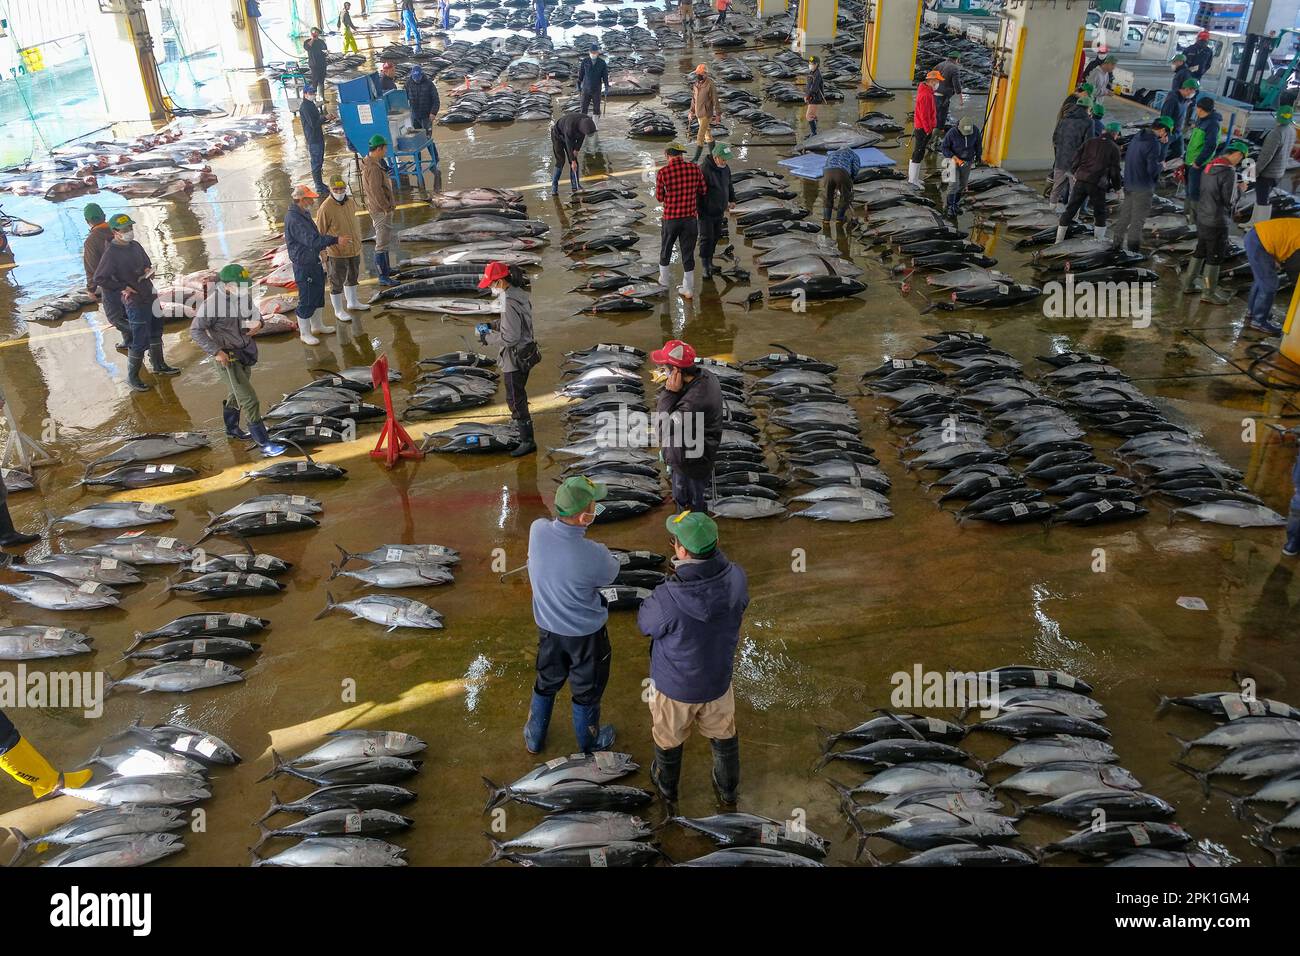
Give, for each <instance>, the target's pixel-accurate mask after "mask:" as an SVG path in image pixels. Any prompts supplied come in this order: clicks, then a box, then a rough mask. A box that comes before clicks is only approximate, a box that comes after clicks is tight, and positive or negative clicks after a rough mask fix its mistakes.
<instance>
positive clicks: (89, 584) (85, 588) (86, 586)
mask: <svg viewBox="0 0 1300 956" xmlns="http://www.w3.org/2000/svg"><path fill="white" fill-rule="evenodd" d="M98 589H99V585H98V584H97V583H95V582H94V581H82V582H81V587H79V588H77V590H78V591H80V592H81V593H82V594H94V593H95V592H96V591H97V590H98Z"/></svg>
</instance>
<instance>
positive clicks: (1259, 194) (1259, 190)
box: [1255, 176, 1277, 206]
mask: <svg viewBox="0 0 1300 956" xmlns="http://www.w3.org/2000/svg"><path fill="white" fill-rule="evenodd" d="M1276 185H1277V180H1276V179H1265V178H1264V177H1263V176H1261V177H1259V178H1258V179H1256V180H1255V205H1257V206H1267V205H1268V200H1269V197H1270V196H1272V195H1273V187H1274V186H1276Z"/></svg>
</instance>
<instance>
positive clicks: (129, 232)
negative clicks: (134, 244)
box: [114, 229, 135, 242]
mask: <svg viewBox="0 0 1300 956" xmlns="http://www.w3.org/2000/svg"><path fill="white" fill-rule="evenodd" d="M114 238H116V239H117V240H118V242H130V241H131V240H132V239H134V238H135V230H134V229H120V230H118V231H117V232H116V233H114Z"/></svg>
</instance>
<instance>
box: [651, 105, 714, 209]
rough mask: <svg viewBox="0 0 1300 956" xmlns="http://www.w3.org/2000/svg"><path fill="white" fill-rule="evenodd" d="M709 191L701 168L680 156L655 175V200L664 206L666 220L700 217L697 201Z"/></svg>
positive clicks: (671, 159) (673, 158)
mask: <svg viewBox="0 0 1300 956" xmlns="http://www.w3.org/2000/svg"><path fill="white" fill-rule="evenodd" d="M705 122H707V120H706V121H705ZM707 190H708V186H707V185H706V184H705V182H704V173H702V172H700V167H698V166H696V165H695V164H694V163H688V162H687V161H686V160H684V159H682V158H681V157H680V156H673V157H671V158H670V159H669V160H668V165H666V166H664V167H663V168H662V169H660V170H659V172H657V173H655V199H658V200H659V201H660V202H661V203H663V204H664V214H663V218H664V219H694V218H695V217H696V216H697V215H698V210H697V206H696V201H697V200H698V199H699V198H700V197H701V196H703V195H704V194H705V192H706V191H707Z"/></svg>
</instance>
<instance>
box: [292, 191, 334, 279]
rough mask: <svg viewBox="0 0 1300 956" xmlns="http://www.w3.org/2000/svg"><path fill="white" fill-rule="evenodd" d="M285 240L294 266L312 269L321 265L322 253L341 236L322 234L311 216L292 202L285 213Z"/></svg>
mask: <svg viewBox="0 0 1300 956" xmlns="http://www.w3.org/2000/svg"><path fill="white" fill-rule="evenodd" d="M284 241H285V245H286V246H288V250H289V261H290V262H292V263H293V267H294V268H295V269H310V268H311V267H312V266H313V265H320V254H321V253H322V252H324V251H325V249H326V248H328V247H329V246H332V245H334V244H335V243H337V242H338V241H339V237H338V236H322V235H321V233H320V230H319V229H317V228H316V223H315V222H313V221H312V218H311V216H310V215H308V214H307V213H305V212H303V211H302V210H301V209H300V208H298V204H297V203H290V204H289V209H288V211H287V212H285V214H284Z"/></svg>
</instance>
